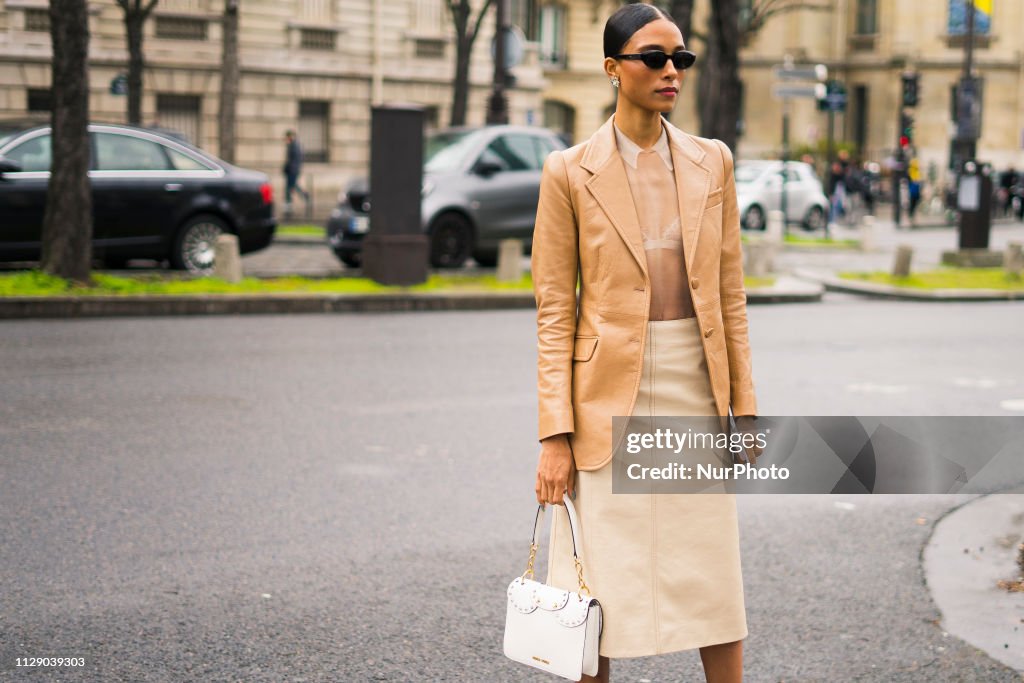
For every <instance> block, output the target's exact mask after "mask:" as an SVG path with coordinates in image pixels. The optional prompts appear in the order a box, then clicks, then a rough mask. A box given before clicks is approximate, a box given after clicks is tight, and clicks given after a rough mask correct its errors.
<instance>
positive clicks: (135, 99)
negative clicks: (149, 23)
mask: <svg viewBox="0 0 1024 683" xmlns="http://www.w3.org/2000/svg"><path fill="white" fill-rule="evenodd" d="M156 3H157V0H117V4H118V5H119V6H120V7H121V9H122V10H123V11H124V30H125V37H126V39H127V41H128V123H129V124H130V125H132V126H138V125H141V123H142V71H143V69H145V68H146V61H145V57H144V56H143V52H142V38H143V32H142V29H143V27H144V26H145V24H146V19H148V18H149V15H150V13H152V11H153V8H154V7H156Z"/></svg>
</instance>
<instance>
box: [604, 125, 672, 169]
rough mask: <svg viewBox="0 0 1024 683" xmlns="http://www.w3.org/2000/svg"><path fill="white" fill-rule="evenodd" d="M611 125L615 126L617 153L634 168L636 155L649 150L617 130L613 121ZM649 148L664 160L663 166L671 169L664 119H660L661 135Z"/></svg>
mask: <svg viewBox="0 0 1024 683" xmlns="http://www.w3.org/2000/svg"><path fill="white" fill-rule="evenodd" d="M658 118H659V119H660V118H662V117H661V116H659V117H658ZM612 126H613V127H614V128H615V140H616V142H617V143H618V145H619V154H620V155H622V158H623V160H624V161H625V162H626V163H627V164H629V165H630V166H632V167H633V168H636V158H637V156H639V154H640V152H642V151H650V150H644V149H642V148H641V147H640V145H638V144H636V143H635V142H633V141H632V140H630V139H629V137H628V136H627V135H626V134H625V133H623V132H622V131H621V130H619V126H618V124H616V123H614V122H613V123H612ZM651 150H654V151H655V152H657V153H658V156H660V157H661V160H662V161H664V162H665V166H666V167H667V168H668V170H670V171H671V170H672V152H671V150H670V149H669V146H668V133H667V132H666V131H665V123H664V121H662V124H661V136H660V137H658V141H657V142H655V143H654V146H653V147H651Z"/></svg>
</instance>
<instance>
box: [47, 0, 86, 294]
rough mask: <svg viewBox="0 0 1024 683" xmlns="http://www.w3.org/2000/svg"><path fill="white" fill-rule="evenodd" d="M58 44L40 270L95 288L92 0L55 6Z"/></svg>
mask: <svg viewBox="0 0 1024 683" xmlns="http://www.w3.org/2000/svg"><path fill="white" fill-rule="evenodd" d="M50 38H51V40H52V43H53V66H52V71H53V76H52V81H51V82H52V97H53V109H52V112H51V115H50V116H51V118H50V123H51V126H52V130H53V137H52V140H51V150H52V154H51V159H52V161H51V164H50V182H49V186H48V188H47V193H46V209H45V211H44V214H43V229H42V254H41V257H40V267H41V269H42V270H43V271H44V272H47V273H50V274H53V275H56V276H58V277H63V278H68V279H72V280H76V281H78V282H81V283H86V284H90V283H91V278H90V272H89V271H90V267H91V265H92V189H91V187H90V183H89V133H88V125H89V72H88V67H87V64H88V59H87V58H88V53H89V15H88V8H87V0H50Z"/></svg>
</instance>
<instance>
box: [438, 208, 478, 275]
mask: <svg viewBox="0 0 1024 683" xmlns="http://www.w3.org/2000/svg"><path fill="white" fill-rule="evenodd" d="M472 242H473V228H472V226H471V225H470V224H469V221H467V220H466V219H465V218H463V217H462V216H461V215H459V214H457V213H444V214H441V215H440V216H438V217H437V219H436V220H435V221H434V224H433V225H432V226H431V229H430V265H432V266H433V267H435V268H460V267H461V266H462V265H463V264H464V263H465V262H466V259H468V258H469V254H470V252H472V250H473V245H472Z"/></svg>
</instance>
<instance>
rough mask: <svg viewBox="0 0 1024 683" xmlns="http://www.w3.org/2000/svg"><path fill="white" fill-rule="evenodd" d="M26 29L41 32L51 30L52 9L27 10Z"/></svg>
mask: <svg viewBox="0 0 1024 683" xmlns="http://www.w3.org/2000/svg"><path fill="white" fill-rule="evenodd" d="M25 30H26V31H37V32H40V33H49V32H50V11H49V10H45V9H34V8H32V9H26V10H25Z"/></svg>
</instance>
